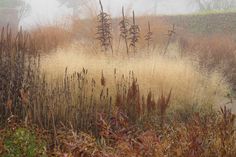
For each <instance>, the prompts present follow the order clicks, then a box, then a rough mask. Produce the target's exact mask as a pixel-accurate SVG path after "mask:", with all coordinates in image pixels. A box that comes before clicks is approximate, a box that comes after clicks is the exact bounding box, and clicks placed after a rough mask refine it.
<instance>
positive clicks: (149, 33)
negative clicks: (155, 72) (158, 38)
mask: <svg viewBox="0 0 236 157" xmlns="http://www.w3.org/2000/svg"><path fill="white" fill-rule="evenodd" d="M152 38H153V32H152V31H151V25H150V22H148V32H147V34H146V35H145V40H146V42H147V49H148V52H149V50H150V44H151V42H152Z"/></svg>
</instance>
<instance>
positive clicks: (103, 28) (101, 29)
mask: <svg viewBox="0 0 236 157" xmlns="http://www.w3.org/2000/svg"><path fill="white" fill-rule="evenodd" d="M99 4H100V7H101V10H100V14H99V15H98V16H97V19H98V26H97V39H98V40H99V41H100V45H101V47H102V49H103V50H104V51H107V50H108V49H111V51H112V53H113V47H112V34H111V30H112V23H111V17H110V15H109V14H108V13H106V12H104V10H103V6H102V2H101V0H99Z"/></svg>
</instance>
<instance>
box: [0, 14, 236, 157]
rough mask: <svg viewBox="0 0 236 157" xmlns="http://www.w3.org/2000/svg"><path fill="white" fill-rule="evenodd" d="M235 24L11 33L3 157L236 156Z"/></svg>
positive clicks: (133, 22)
mask: <svg viewBox="0 0 236 157" xmlns="http://www.w3.org/2000/svg"><path fill="white" fill-rule="evenodd" d="M234 14H235V13H227V14H209V15H184V16H182V15H180V16H163V17H153V16H152V17H135V14H134V15H133V17H126V16H123V17H121V18H117V19H110V17H109V14H107V13H106V12H104V11H101V12H100V14H99V15H98V16H97V17H94V18H93V19H89V20H82V19H74V21H73V24H72V26H71V27H69V28H68V27H62V26H59V25H50V26H41V27H39V28H36V29H34V30H30V31H29V32H25V31H23V30H22V29H20V30H19V31H18V33H16V34H14V33H12V32H14V31H12V30H11V28H10V27H9V26H6V27H3V28H2V31H1V34H0V56H1V57H0V69H1V70H0V156H3V157H21V156H26V157H34V156H59V157H60V156H62V157H123V156H128V157H163V156H168V157H169V156H170V157H172V156H177V157H215V156H220V157H234V156H236V143H235V141H236V132H235V113H236V112H234V111H235V108H234V105H233V104H234V102H235V90H236V81H235V80H236V41H235V37H236V36H235V35H236V32H235V29H234V27H235V23H236V21H234V20H235V18H233V17H234ZM124 15H125V13H124ZM173 24H175V25H173Z"/></svg>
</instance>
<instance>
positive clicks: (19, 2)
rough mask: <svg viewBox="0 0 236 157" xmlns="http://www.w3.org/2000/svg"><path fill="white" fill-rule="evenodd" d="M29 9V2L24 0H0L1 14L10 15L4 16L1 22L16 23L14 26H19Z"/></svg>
mask: <svg viewBox="0 0 236 157" xmlns="http://www.w3.org/2000/svg"><path fill="white" fill-rule="evenodd" d="M29 9H30V6H29V4H28V3H26V2H25V1H24V0H0V14H2V16H5V17H8V18H2V19H1V20H0V23H1V24H3V25H5V24H6V23H10V24H11V25H14V26H12V27H17V26H18V25H19V23H20V21H21V19H22V18H23V17H24V16H25V15H26V13H27V12H29ZM7 20H8V21H7Z"/></svg>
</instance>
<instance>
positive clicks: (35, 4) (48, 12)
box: [21, 0, 196, 27]
mask: <svg viewBox="0 0 236 157" xmlns="http://www.w3.org/2000/svg"><path fill="white" fill-rule="evenodd" d="M25 1H26V2H27V3H29V5H30V7H31V9H30V12H29V13H28V14H27V16H25V17H24V18H23V19H22V22H21V23H22V25H23V26H25V27H30V26H33V25H37V24H43V23H50V22H53V21H55V20H57V19H60V18H61V17H63V16H66V15H71V13H72V11H71V9H69V8H67V7H66V6H64V5H61V4H60V3H59V2H58V1H57V0H40V1H38V0H25ZM102 3H103V5H104V9H105V10H106V12H109V13H110V14H111V15H112V17H118V16H120V14H121V13H120V12H121V8H122V6H124V7H125V8H126V10H128V11H129V13H127V14H130V13H131V11H132V10H135V12H136V14H137V15H143V14H145V15H150V14H156V15H163V14H164V15H173V14H188V13H193V12H195V11H196V8H195V7H194V6H193V5H190V4H189V1H188V0H178V2H177V1H176V0H158V1H155V0H113V1H111V0H103V1H102ZM89 5H90V6H89V7H90V8H92V10H93V11H94V10H95V11H96V10H97V9H98V8H99V4H98V1H97V0H92V1H91V3H90V4H89ZM85 14H87V11H86V8H84V10H83V9H81V11H80V15H81V16H82V17H84V16H86V15H85Z"/></svg>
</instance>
